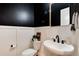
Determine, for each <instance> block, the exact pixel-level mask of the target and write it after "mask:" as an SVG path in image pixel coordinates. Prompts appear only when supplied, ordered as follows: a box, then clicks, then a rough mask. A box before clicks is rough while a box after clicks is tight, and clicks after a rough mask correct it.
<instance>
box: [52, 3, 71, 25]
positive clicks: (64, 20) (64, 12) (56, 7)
mask: <svg viewBox="0 0 79 59" xmlns="http://www.w3.org/2000/svg"><path fill="white" fill-rule="evenodd" d="M70 10H71V5H70V3H54V4H52V5H51V26H63V25H69V24H71V11H70Z"/></svg>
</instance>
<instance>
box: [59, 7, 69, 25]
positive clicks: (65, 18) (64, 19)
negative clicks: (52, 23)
mask: <svg viewBox="0 0 79 59" xmlns="http://www.w3.org/2000/svg"><path fill="white" fill-rule="evenodd" d="M69 24H70V7H67V8H64V9H61V10H60V25H61V26H62V25H69Z"/></svg>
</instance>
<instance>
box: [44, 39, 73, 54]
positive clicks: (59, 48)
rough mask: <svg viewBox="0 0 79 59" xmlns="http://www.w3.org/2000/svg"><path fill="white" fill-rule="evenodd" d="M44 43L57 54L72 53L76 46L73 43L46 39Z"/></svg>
mask: <svg viewBox="0 0 79 59" xmlns="http://www.w3.org/2000/svg"><path fill="white" fill-rule="evenodd" d="M43 45H44V47H46V48H47V49H48V50H50V51H51V52H52V53H55V54H57V55H72V53H73V52H74V47H73V46H72V45H68V44H61V43H57V42H53V40H46V41H44V43H43Z"/></svg>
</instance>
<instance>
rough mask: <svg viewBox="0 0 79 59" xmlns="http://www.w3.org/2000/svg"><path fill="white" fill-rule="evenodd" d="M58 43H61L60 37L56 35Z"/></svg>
mask: <svg viewBox="0 0 79 59" xmlns="http://www.w3.org/2000/svg"><path fill="white" fill-rule="evenodd" d="M56 39H57V42H58V43H60V39H59V35H56Z"/></svg>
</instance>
